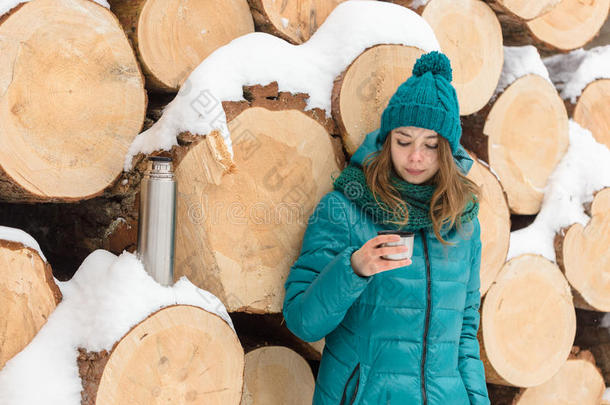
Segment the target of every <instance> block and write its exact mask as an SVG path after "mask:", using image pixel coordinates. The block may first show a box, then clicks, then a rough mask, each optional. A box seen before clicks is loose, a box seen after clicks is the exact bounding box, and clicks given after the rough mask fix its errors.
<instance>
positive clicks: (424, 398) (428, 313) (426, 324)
mask: <svg viewBox="0 0 610 405" xmlns="http://www.w3.org/2000/svg"><path fill="white" fill-rule="evenodd" d="M421 234H422V240H423V242H424V256H425V258H426V321H425V326H424V348H423V353H422V361H421V394H422V398H423V400H424V405H426V403H427V400H426V375H425V364H426V337H427V336H428V324H429V321H430V284H431V280H430V278H431V276H430V258H429V257H428V243H427V241H426V233H425V232H424V230H423V229H422V230H421Z"/></svg>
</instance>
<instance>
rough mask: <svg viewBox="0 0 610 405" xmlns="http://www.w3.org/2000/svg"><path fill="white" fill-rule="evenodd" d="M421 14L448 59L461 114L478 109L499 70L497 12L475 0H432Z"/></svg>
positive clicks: (491, 91)
mask: <svg viewBox="0 0 610 405" xmlns="http://www.w3.org/2000/svg"><path fill="white" fill-rule="evenodd" d="M422 17H423V18H424V19H425V20H426V21H427V22H428V23H429V24H430V26H431V27H432V29H433V30H434V33H435V34H436V37H437V38H438V42H439V43H440V46H441V49H442V50H443V52H444V53H445V54H446V55H447V56H448V57H449V59H450V60H451V66H452V69H453V81H452V84H453V86H454V87H455V90H456V92H457V96H458V101H459V104H460V114H461V115H468V114H472V113H474V112H476V111H478V110H480V109H481V108H483V107H484V106H485V104H487V102H488V101H489V99H490V98H491V96H492V95H493V93H494V90H495V88H496V85H497V83H498V79H499V77H500V73H501V72H502V61H503V60H504V53H503V48H502V30H501V27H500V23H499V22H498V19H497V17H496V15H495V14H494V12H493V11H492V10H491V8H489V6H487V5H486V4H485V3H483V2H482V1H478V0H458V1H456V0H432V1H430V2H429V3H428V4H427V5H426V8H425V9H424V12H423V13H422Z"/></svg>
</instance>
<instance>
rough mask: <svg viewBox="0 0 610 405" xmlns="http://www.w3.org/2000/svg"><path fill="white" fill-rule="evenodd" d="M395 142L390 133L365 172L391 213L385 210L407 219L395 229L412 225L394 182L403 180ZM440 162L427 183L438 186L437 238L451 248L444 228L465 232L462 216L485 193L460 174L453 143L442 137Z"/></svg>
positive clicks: (433, 209)
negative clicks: (395, 157) (393, 146)
mask: <svg viewBox="0 0 610 405" xmlns="http://www.w3.org/2000/svg"><path fill="white" fill-rule="evenodd" d="M391 139H392V133H391V132H390V133H389V134H388V136H387V137H386V140H385V142H384V144H383V147H382V149H381V150H380V151H375V152H373V153H371V154H369V155H367V157H366V158H365V159H364V162H363V164H362V168H363V171H364V176H365V178H366V183H367V185H368V186H369V188H370V190H371V193H372V194H373V197H374V198H375V201H377V203H379V200H378V198H377V197H378V196H379V198H380V199H381V200H382V201H383V202H384V203H385V204H387V206H388V207H389V208H390V211H388V210H386V209H385V208H383V206H382V209H384V210H385V211H388V212H389V213H390V214H392V213H394V214H396V216H397V217H404V220H403V221H391V222H392V223H393V224H395V225H398V226H404V225H406V224H407V223H408V222H409V210H408V208H407V204H406V202H405V201H404V200H403V199H402V198H401V196H400V192H399V191H398V190H397V189H396V188H395V187H394V186H393V185H392V184H391V182H390V179H391V176H392V175H393V176H395V177H398V178H400V176H399V175H398V174H397V173H396V171H395V170H394V165H393V164H392V155H391V152H390V148H391ZM438 159H439V169H438V171H437V172H436V174H435V175H434V176H433V177H432V178H431V179H430V180H428V181H427V182H426V183H433V184H436V185H437V187H436V189H435V191H434V194H433V195H432V199H431V201H430V217H431V219H432V226H433V228H434V234H435V235H436V238H437V239H438V240H439V241H440V242H441V243H442V244H443V245H450V244H451V243H449V242H447V241H446V240H444V239H443V238H442V236H441V234H440V230H441V228H442V227H443V226H445V225H447V224H448V226H449V229H451V228H453V227H454V226H456V228H457V230H461V228H462V220H461V214H462V212H463V211H464V208H465V207H466V205H467V204H468V203H469V202H470V201H471V200H473V201H474V199H475V198H476V201H479V200H480V195H481V189H480V187H479V186H478V185H477V184H476V183H474V182H473V181H472V180H470V179H469V178H467V177H466V176H464V175H463V174H462V173H461V172H460V170H459V169H458V167H457V166H456V164H455V162H454V161H453V155H452V153H451V147H450V146H449V142H448V141H447V140H446V139H445V138H443V137H442V136H439V137H438Z"/></svg>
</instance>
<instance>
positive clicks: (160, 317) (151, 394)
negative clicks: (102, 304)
mask: <svg viewBox="0 0 610 405" xmlns="http://www.w3.org/2000/svg"><path fill="white" fill-rule="evenodd" d="M79 365H80V372H81V378H82V379H83V381H85V382H86V383H87V385H86V386H85V390H84V394H83V400H84V401H83V403H84V404H85V405H93V404H100V405H101V404H108V405H111V404H117V405H118V404H127V403H138V404H147V403H159V402H163V403H205V404H227V403H238V402H239V400H240V398H241V393H242V385H243V372H244V352H243V348H242V347H241V344H240V342H239V339H238V338H237V335H236V334H235V332H234V331H233V330H232V329H231V327H230V326H229V325H228V324H227V323H226V322H225V321H224V320H222V319H221V318H220V317H219V316H217V315H215V314H213V313H210V312H207V311H206V310H204V309H202V308H199V307H194V306H190V305H174V306H169V307H165V308H162V309H161V310H159V311H157V312H155V313H153V314H151V315H150V316H149V317H148V318H146V319H145V320H143V321H142V322H140V323H139V324H138V325H136V326H135V327H134V328H132V329H131V330H130V331H129V332H128V333H127V334H126V335H125V336H124V337H123V338H122V339H121V340H120V341H118V342H117V343H116V344H115V346H114V348H113V350H112V352H111V353H110V354H109V355H108V354H107V353H100V354H92V353H85V352H83V351H81V354H80V356H79ZM85 400H87V401H89V402H86V401H85Z"/></svg>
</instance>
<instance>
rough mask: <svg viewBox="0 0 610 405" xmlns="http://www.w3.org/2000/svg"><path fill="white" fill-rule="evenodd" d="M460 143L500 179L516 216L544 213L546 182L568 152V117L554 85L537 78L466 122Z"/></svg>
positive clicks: (517, 84) (513, 87) (525, 80)
mask: <svg viewBox="0 0 610 405" xmlns="http://www.w3.org/2000/svg"><path fill="white" fill-rule="evenodd" d="M463 127H464V131H463V135H462V143H463V144H464V146H465V147H466V148H468V149H470V150H472V151H473V152H474V153H475V154H476V155H477V156H479V157H480V158H481V159H482V160H483V161H485V162H486V163H488V164H489V166H490V167H491V169H492V170H493V172H494V173H496V174H497V176H498V178H499V179H500V182H501V183H502V187H503V188H504V191H505V192H506V195H507V197H508V205H509V208H510V210H511V213H513V214H522V215H531V214H536V213H537V212H538V211H539V210H540V206H541V204H542V198H543V196H544V194H543V189H544V186H545V185H546V182H547V179H548V177H549V176H550V174H551V173H552V172H553V170H554V169H555V167H556V165H557V164H558V163H559V161H560V160H561V158H562V157H563V155H564V154H565V152H566V151H567V148H568V143H569V140H568V136H569V132H568V115H567V111H566V109H565V106H564V104H563V101H562V100H561V98H560V97H559V95H558V94H557V91H556V90H555V88H554V87H553V85H552V84H551V83H550V82H549V81H547V80H545V79H543V78H542V77H540V76H538V75H534V74H528V75H526V76H522V77H520V78H518V79H517V80H515V81H514V82H513V83H512V84H510V85H509V86H508V87H507V88H506V89H505V90H504V91H503V92H502V93H501V94H500V95H499V96H498V97H497V98H496V99H494V100H492V102H491V103H490V104H489V105H488V106H486V107H485V108H484V109H482V110H481V111H480V112H479V113H477V114H473V115H472V116H469V117H465V119H464V123H463Z"/></svg>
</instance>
